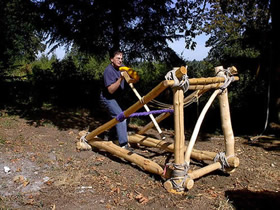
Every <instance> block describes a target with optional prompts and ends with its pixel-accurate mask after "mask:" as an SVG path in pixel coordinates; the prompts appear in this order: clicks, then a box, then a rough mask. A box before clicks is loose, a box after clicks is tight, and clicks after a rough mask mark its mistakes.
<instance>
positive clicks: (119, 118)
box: [116, 112, 126, 122]
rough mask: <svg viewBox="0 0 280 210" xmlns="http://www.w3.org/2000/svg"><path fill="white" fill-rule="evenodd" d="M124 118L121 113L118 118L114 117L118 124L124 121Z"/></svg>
mask: <svg viewBox="0 0 280 210" xmlns="http://www.w3.org/2000/svg"><path fill="white" fill-rule="evenodd" d="M125 118H126V117H125V116H124V112H121V113H120V114H118V116H117V117H116V120H117V121H119V122H122V121H124V120H125Z"/></svg>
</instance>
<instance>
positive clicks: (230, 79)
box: [216, 67, 234, 92]
mask: <svg viewBox="0 0 280 210" xmlns="http://www.w3.org/2000/svg"><path fill="white" fill-rule="evenodd" d="M231 71H232V67H229V68H227V69H221V70H220V71H218V72H217V74H216V75H218V74H219V73H220V72H223V73H224V74H223V75H219V76H222V77H224V78H225V82H224V84H223V85H222V86H221V87H220V89H221V90H222V92H223V91H224V90H225V89H226V88H227V87H228V86H229V85H230V83H231V82H233V81H234V76H233V74H232V73H231Z"/></svg>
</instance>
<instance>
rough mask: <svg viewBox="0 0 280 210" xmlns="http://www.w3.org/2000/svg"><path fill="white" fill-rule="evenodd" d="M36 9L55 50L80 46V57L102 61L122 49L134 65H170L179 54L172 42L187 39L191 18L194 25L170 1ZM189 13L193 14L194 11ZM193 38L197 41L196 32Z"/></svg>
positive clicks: (53, 1)
mask: <svg viewBox="0 0 280 210" xmlns="http://www.w3.org/2000/svg"><path fill="white" fill-rule="evenodd" d="M35 3H36V6H37V7H38V9H39V10H40V12H41V17H42V23H43V26H44V29H45V31H46V32H48V34H49V35H50V41H49V43H50V44H54V43H58V45H59V44H68V45H69V44H72V43H74V44H75V45H76V46H77V47H78V48H79V51H81V52H84V53H86V54H89V55H95V56H97V57H99V58H100V57H101V58H103V57H105V55H106V54H107V52H108V50H110V49H113V48H120V49H121V50H123V51H124V52H125V54H126V55H127V59H128V60H130V61H143V60H145V61H148V60H149V61H154V60H161V61H163V60H165V61H168V60H169V55H170V53H173V55H175V56H176V53H174V51H173V50H172V49H170V48H169V46H168V43H167V41H168V40H169V41H171V40H173V39H179V38H180V37H184V34H183V33H182V32H184V31H186V30H187V29H186V28H185V27H184V26H186V21H187V20H185V18H187V19H189V17H185V18H182V17H180V16H179V14H182V12H184V11H181V7H180V5H177V4H176V5H175V4H174V3H173V1H170V0H161V1H158V0H150V1H142V0H133V1H124V0H120V1H115V0H107V1H106V3H105V2H104V1H92V0H91V1H84V0H77V1H64V2H61V1H58V0H48V1H45V0H44V1H36V2H35ZM184 10H186V11H188V14H190V13H191V12H190V11H189V7H184ZM194 25H195V24H194ZM188 34H191V35H193V34H192V31H191V30H190V31H189V33H188ZM191 35H190V36H191ZM177 58H178V56H177ZM169 62H171V61H169Z"/></svg>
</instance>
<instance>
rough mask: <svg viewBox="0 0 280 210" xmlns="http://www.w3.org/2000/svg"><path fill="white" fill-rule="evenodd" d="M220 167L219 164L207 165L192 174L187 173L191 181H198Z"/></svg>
mask: <svg viewBox="0 0 280 210" xmlns="http://www.w3.org/2000/svg"><path fill="white" fill-rule="evenodd" d="M221 167H222V165H221V163H219V162H216V163H213V164H210V165H207V166H205V167H203V168H200V169H197V170H195V171H192V172H190V173H188V175H189V177H190V178H191V179H198V178H200V177H202V176H204V175H206V174H209V173H211V172H212V171H215V170H217V169H220V168H221Z"/></svg>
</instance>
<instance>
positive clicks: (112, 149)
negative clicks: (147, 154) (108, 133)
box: [89, 138, 163, 176]
mask: <svg viewBox="0 0 280 210" xmlns="http://www.w3.org/2000/svg"><path fill="white" fill-rule="evenodd" d="M89 144H90V145H91V146H92V147H96V148H98V149H103V150H105V151H107V152H109V153H111V154H113V155H115V156H117V157H120V158H123V159H125V160H127V161H129V162H131V163H135V164H136V165H137V166H139V167H141V168H142V169H143V170H145V171H148V172H150V173H153V174H157V175H160V176H163V169H162V167H161V166H160V165H158V164H157V163H155V162H153V161H151V160H149V159H146V158H144V157H142V156H140V155H137V154H135V153H133V152H130V151H128V150H126V149H123V148H121V147H119V146H117V145H115V144H114V143H112V142H110V141H103V140H102V139H100V138H96V139H95V140H94V141H90V142H89Z"/></svg>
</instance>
